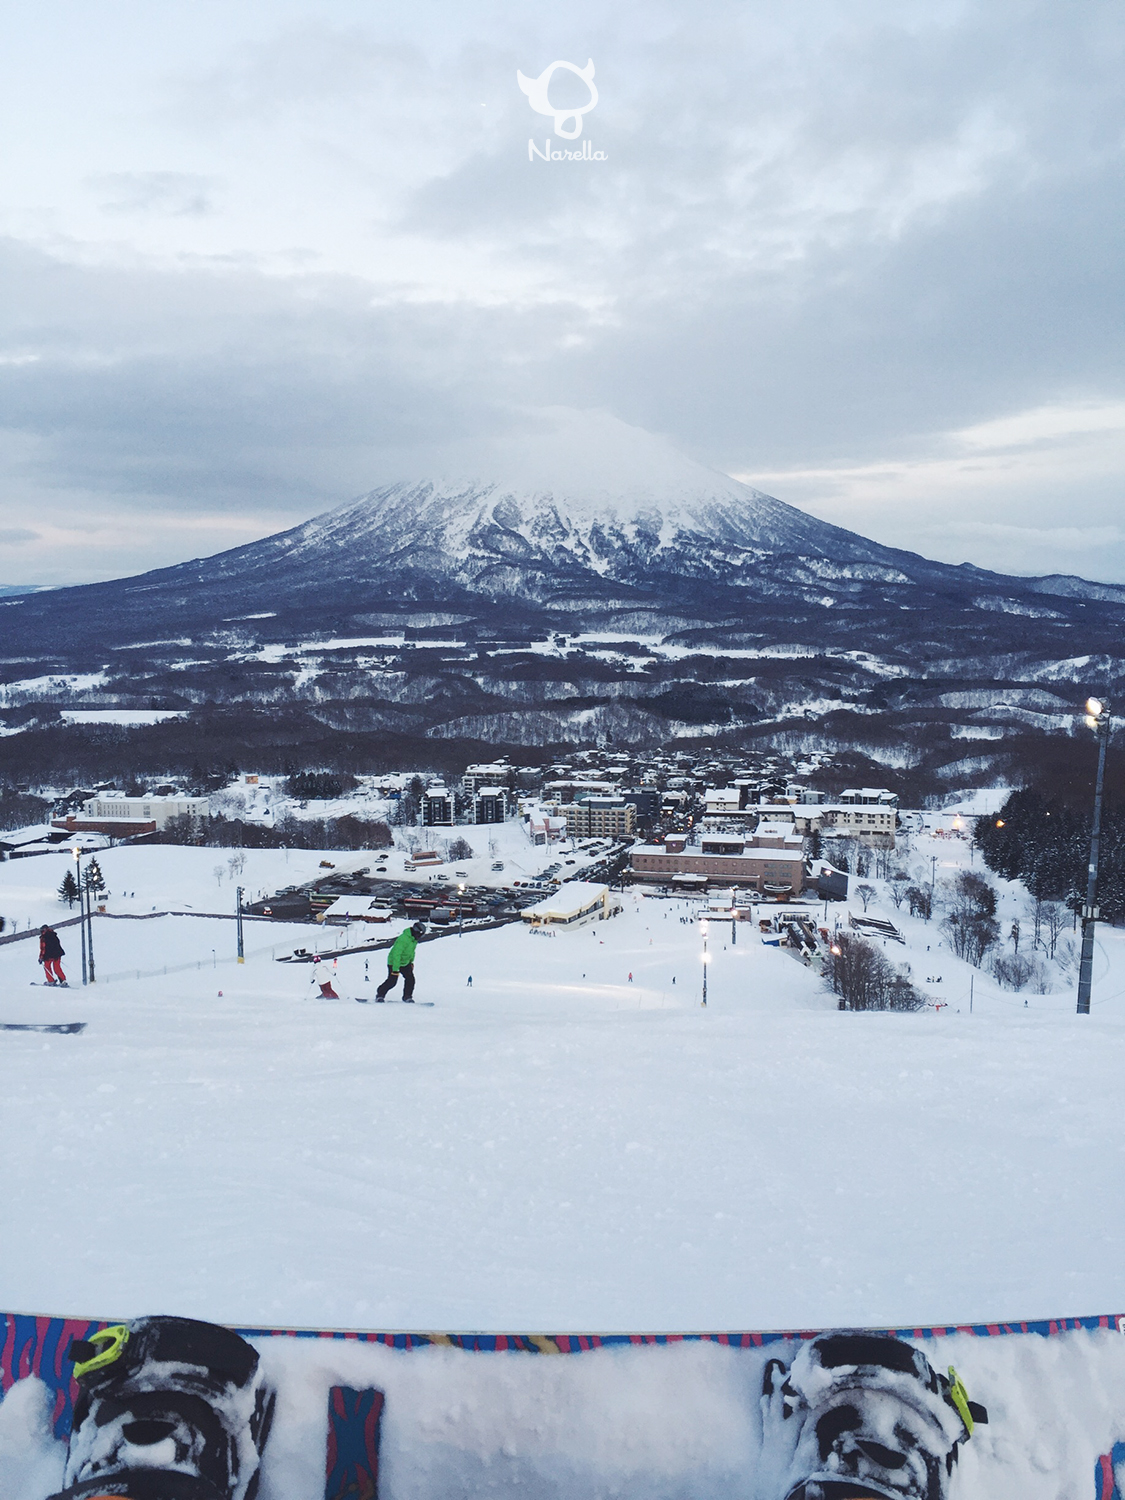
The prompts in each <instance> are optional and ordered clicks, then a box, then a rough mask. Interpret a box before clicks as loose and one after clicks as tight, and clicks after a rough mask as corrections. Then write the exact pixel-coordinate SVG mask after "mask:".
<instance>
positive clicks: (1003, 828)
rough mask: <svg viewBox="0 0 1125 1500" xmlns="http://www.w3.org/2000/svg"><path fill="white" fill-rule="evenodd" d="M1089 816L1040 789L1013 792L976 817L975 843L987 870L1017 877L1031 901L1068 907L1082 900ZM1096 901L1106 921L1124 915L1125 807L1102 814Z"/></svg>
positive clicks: (1084, 889)
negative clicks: (997, 808) (994, 811)
mask: <svg viewBox="0 0 1125 1500" xmlns="http://www.w3.org/2000/svg"><path fill="white" fill-rule="evenodd" d="M1091 821H1092V819H1091V814H1090V813H1089V812H1079V811H1075V809H1073V808H1071V807H1067V806H1066V805H1065V804H1064V803H1062V802H1060V801H1058V800H1056V799H1054V798H1049V797H1045V796H1043V795H1042V794H1041V793H1040V792H1036V791H1032V790H1024V791H1019V792H1013V793H1012V794H1011V796H1010V797H1008V799H1007V801H1006V802H1005V803H1004V805H1003V807H1002V808H1001V809H1000V811H999V812H998V813H997V814H995V815H991V814H990V815H987V816H985V817H982V818H978V819H977V822H976V826H975V829H974V834H975V837H976V841H977V845H978V847H979V848H980V850H981V853H982V854H983V856H984V862H985V864H986V865H987V866H988V868H989V869H990V870H995V872H996V873H997V874H998V875H1002V876H1003V877H1004V878H1005V879H1006V880H1022V881H1023V883H1024V885H1025V886H1026V887H1027V889H1028V891H1029V892H1030V893H1031V896H1032V897H1033V898H1034V899H1035V900H1036V901H1041V902H1049V901H1061V902H1064V903H1065V905H1066V906H1067V907H1068V908H1069V909H1070V910H1071V911H1077V910H1078V909H1079V908H1081V906H1082V904H1083V903H1084V901H1085V899H1086V866H1087V864H1088V862H1089V857H1090V826H1091ZM1098 905H1099V907H1100V908H1101V915H1102V918H1103V919H1104V920H1105V921H1108V922H1120V921H1121V920H1122V918H1123V917H1125V809H1123V808H1122V807H1119V806H1111V807H1107V808H1105V809H1104V811H1103V814H1102V837H1101V851H1100V858H1099V871H1098Z"/></svg>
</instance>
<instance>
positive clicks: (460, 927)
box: [457, 883, 465, 937]
mask: <svg viewBox="0 0 1125 1500" xmlns="http://www.w3.org/2000/svg"><path fill="white" fill-rule="evenodd" d="M464 928H465V886H464V884H463V883H462V884H461V885H459V886H458V887H457V936H458V937H464V935H465V931H464Z"/></svg>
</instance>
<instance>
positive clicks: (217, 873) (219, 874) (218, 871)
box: [211, 865, 227, 890]
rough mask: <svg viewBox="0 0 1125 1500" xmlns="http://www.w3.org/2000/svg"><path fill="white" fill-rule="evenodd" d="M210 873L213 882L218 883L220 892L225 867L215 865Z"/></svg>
mask: <svg viewBox="0 0 1125 1500" xmlns="http://www.w3.org/2000/svg"><path fill="white" fill-rule="evenodd" d="M211 873H212V875H214V877H215V880H216V882H217V883H218V885H219V888H220V890H221V889H222V884H223V877H224V875H225V874H226V873H227V871H226V866H225V865H216V866H215V868H214V869H213V870H212V871H211Z"/></svg>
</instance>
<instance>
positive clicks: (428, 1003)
mask: <svg viewBox="0 0 1125 1500" xmlns="http://www.w3.org/2000/svg"><path fill="white" fill-rule="evenodd" d="M355 999H356V1004H357V1005H417V1006H419V1007H420V1008H421V1009H423V1010H424V1009H426V1008H427V1007H428V1008H429V1009H433V1004H434V1002H433V1001H432V1000H377V999H376V998H375V996H374V995H357V996H356V997H355Z"/></svg>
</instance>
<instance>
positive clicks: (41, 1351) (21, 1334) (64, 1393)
mask: <svg viewBox="0 0 1125 1500" xmlns="http://www.w3.org/2000/svg"><path fill="white" fill-rule="evenodd" d="M112 1321H118V1320H111V1319H101V1320H97V1319H88V1318H49V1317H41V1316H37V1315H34V1314H25V1313H3V1314H0V1394H4V1393H6V1392H7V1391H8V1390H10V1389H11V1387H12V1386H13V1385H14V1384H15V1383H16V1382H17V1381H19V1380H24V1379H26V1378H27V1377H29V1376H35V1377H37V1378H38V1379H40V1380H42V1381H43V1382H44V1384H45V1385H46V1386H47V1387H48V1390H49V1391H50V1392H51V1394H52V1397H53V1403H52V1408H51V1412H52V1424H53V1430H54V1435H55V1437H56V1438H59V1439H65V1438H66V1437H67V1436H68V1435H69V1432H70V1425H71V1418H72V1415H73V1410H74V1398H75V1396H76V1394H77V1386H76V1385H75V1383H74V1380H73V1377H72V1374H71V1368H72V1367H71V1364H70V1361H69V1360H68V1359H67V1357H66V1354H67V1350H68V1348H69V1347H70V1342H71V1340H72V1339H86V1338H89V1336H90V1335H91V1334H92V1333H94V1332H96V1331H97V1330H99V1329H102V1328H105V1327H107V1326H109V1324H110V1322H112ZM1077 1329H1091V1330H1092V1329H1109V1330H1113V1331H1116V1332H1125V1315H1114V1314H1110V1315H1103V1316H1095V1317H1083V1318H1058V1319H1041V1320H1037V1321H1029V1322H1021V1323H974V1324H962V1325H942V1326H932V1327H925V1328H892V1329H880V1330H873V1331H878V1332H881V1333H890V1334H893V1335H894V1336H895V1337H897V1338H902V1339H906V1340H914V1341H924V1340H927V1339H933V1338H944V1337H946V1336H947V1335H950V1334H968V1335H971V1336H973V1337H976V1338H1005V1337H1009V1336H1017V1335H1028V1334H1030V1335H1038V1336H1039V1337H1042V1338H1053V1337H1056V1336H1057V1335H1059V1334H1063V1333H1066V1332H1069V1331H1071V1330H1077ZM235 1331H236V1332H238V1333H239V1334H241V1335H242V1337H244V1338H247V1339H251V1340H255V1341H258V1342H259V1343H260V1342H261V1341H262V1340H264V1339H274V1338H276V1339H298V1340H306V1339H316V1340H346V1341H349V1342H356V1343H366V1344H376V1345H382V1346H384V1347H386V1348H388V1349H395V1350H400V1351H409V1350H411V1349H425V1348H434V1347H444V1348H450V1349H460V1350H464V1351H466V1352H468V1353H472V1354H480V1355H489V1354H501V1355H502V1354H506V1353H516V1352H522V1353H526V1354H541V1355H559V1356H574V1355H581V1354H583V1353H585V1352H588V1351H590V1350H594V1349H607V1348H621V1347H645V1346H661V1345H668V1344H677V1343H717V1344H720V1345H724V1346H726V1347H728V1348H733V1349H757V1348H764V1347H766V1346H768V1345H770V1344H774V1343H790V1344H791V1343H794V1342H799V1341H802V1340H807V1339H813V1338H816V1337H817V1336H818V1334H819V1333H820V1332H821V1331H822V1330H817V1329H805V1330H792V1331H770V1332H739V1333H683V1334H671V1333H659V1334H574V1333H568V1334H529V1333H519V1334H513V1333H487V1334H486V1333H413V1332H411V1333H406V1332H398V1333H381V1332H363V1331H353V1330H343V1329H316V1328H238V1329H236V1330H235ZM383 1406H384V1396H383V1392H382V1391H379V1390H375V1389H364V1390H361V1389H354V1388H352V1387H350V1386H344V1385H334V1386H332V1387H331V1388H330V1390H329V1395H328V1413H327V1417H328V1420H327V1437H326V1452H325V1491H324V1494H325V1500H377V1497H378V1486H379V1433H380V1424H381V1420H382V1415H383ZM1122 1428H1123V1429H1125V1412H1123V1413H1122ZM1115 1473H1116V1474H1118V1475H1125V1441H1120V1442H1117V1443H1115V1444H1114V1446H1113V1448H1112V1450H1111V1452H1109V1453H1106V1454H1103V1455H1102V1456H1101V1457H1100V1458H1099V1459H1098V1461H1097V1464H1096V1466H1095V1472H1094V1475H1093V1480H1094V1484H1093V1495H1094V1500H1125V1496H1123V1494H1122V1489H1121V1487H1120V1486H1119V1484H1118V1482H1117V1479H1116V1477H1115Z"/></svg>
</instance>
